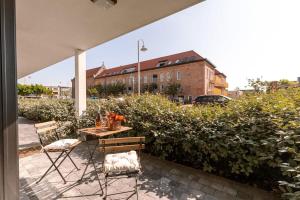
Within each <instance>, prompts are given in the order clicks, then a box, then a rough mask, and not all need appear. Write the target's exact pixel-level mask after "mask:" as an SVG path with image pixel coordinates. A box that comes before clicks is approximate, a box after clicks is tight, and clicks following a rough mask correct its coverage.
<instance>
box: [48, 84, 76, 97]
mask: <svg viewBox="0 0 300 200" xmlns="http://www.w3.org/2000/svg"><path fill="white" fill-rule="evenodd" d="M46 87H47V88H48V89H50V90H51V91H52V97H53V98H56V99H68V98H71V95H72V88H71V87H64V86H46Z"/></svg>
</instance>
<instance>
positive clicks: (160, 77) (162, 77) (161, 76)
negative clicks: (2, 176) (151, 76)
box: [159, 73, 165, 82]
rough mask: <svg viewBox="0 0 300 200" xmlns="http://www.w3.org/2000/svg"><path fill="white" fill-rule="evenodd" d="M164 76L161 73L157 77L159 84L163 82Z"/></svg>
mask: <svg viewBox="0 0 300 200" xmlns="http://www.w3.org/2000/svg"><path fill="white" fill-rule="evenodd" d="M164 78H165V77H164V74H163V73H161V74H160V75H159V79H160V82H164Z"/></svg>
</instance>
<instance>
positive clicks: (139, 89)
mask: <svg viewBox="0 0 300 200" xmlns="http://www.w3.org/2000/svg"><path fill="white" fill-rule="evenodd" d="M140 42H142V47H141V48H140ZM137 50H138V95H141V63H140V51H147V48H146V47H145V44H144V40H141V39H140V40H138V41H137Z"/></svg>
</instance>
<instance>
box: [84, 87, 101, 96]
mask: <svg viewBox="0 0 300 200" xmlns="http://www.w3.org/2000/svg"><path fill="white" fill-rule="evenodd" d="M87 94H88V96H89V97H97V96H99V93H98V90H97V88H95V87H92V88H88V89H87Z"/></svg>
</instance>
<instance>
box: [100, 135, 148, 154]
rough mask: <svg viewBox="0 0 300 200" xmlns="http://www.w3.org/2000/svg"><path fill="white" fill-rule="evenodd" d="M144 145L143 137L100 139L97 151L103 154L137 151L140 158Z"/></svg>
mask: <svg viewBox="0 0 300 200" xmlns="http://www.w3.org/2000/svg"><path fill="white" fill-rule="evenodd" d="M144 143H145V137H124V138H111V139H100V140H99V144H100V148H99V150H100V151H102V152H103V153H104V154H106V153H115V152H125V151H131V150H137V151H138V153H139V156H140V153H141V150H142V149H145V144H144Z"/></svg>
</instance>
